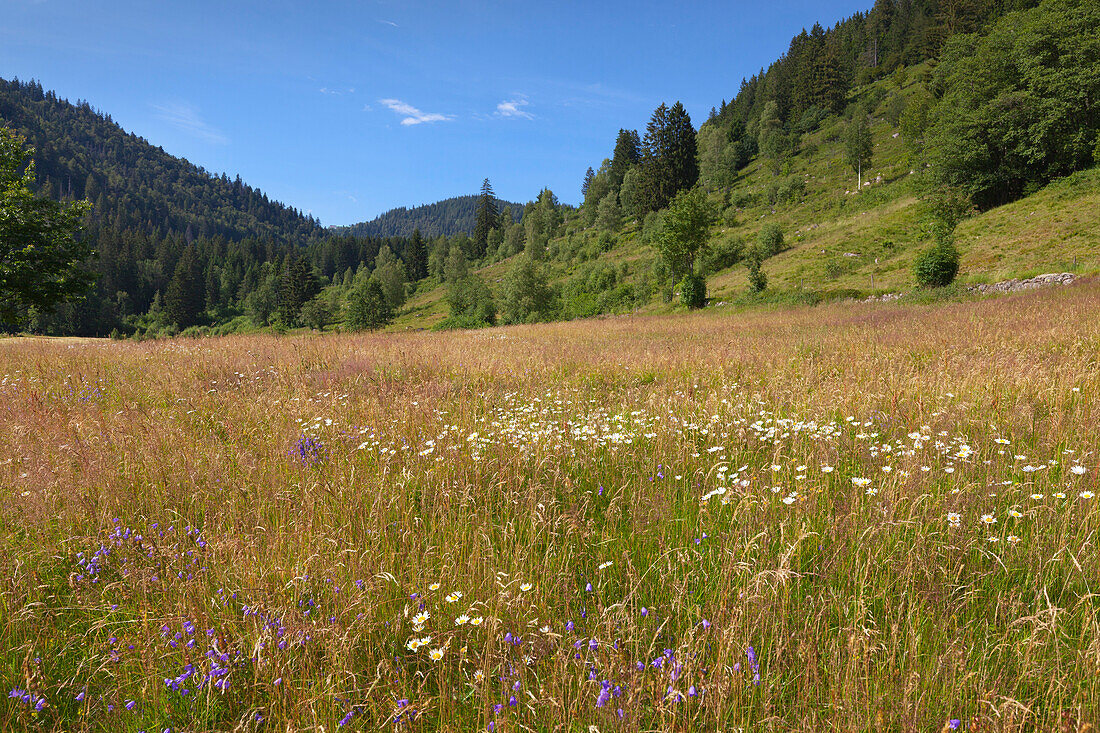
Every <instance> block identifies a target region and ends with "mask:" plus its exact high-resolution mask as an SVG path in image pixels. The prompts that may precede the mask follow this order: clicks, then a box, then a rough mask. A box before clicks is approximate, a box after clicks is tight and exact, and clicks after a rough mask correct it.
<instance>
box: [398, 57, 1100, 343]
mask: <svg viewBox="0 0 1100 733" xmlns="http://www.w3.org/2000/svg"><path fill="white" fill-rule="evenodd" d="M926 73H927V66H926V65H922V66H918V67H914V68H912V69H909V70H908V72H907V73H905V74H899V75H896V76H891V77H889V78H886V79H882V80H879V81H877V82H874V83H872V84H869V85H867V86H865V87H863V88H861V89H859V90H858V91H857V92H856V94H855V96H854V98H853V100H852V101H853V102H859V103H863V104H867V105H868V106H869V108H870V109H871V110H872V118H873V125H872V133H873V137H874V156H873V162H872V166H871V168H870V170H868V171H865V175H864V181H865V182H866V181H870V182H871V183H870V185H866V186H864V187H863V188H862V189H861V190H858V191H857V190H856V188H857V185H856V175H855V173H854V172H853V171H852V170H851V168H849V167H848V166H847V165H846V164H845V162H844V143H843V130H844V121H843V119H841V118H839V117H831V118H828V119H826V120H825V121H824V123H823V124H822V125H821V127H820V128H818V129H817V130H815V131H813V132H811V133H809V134H807V135H804V136H803V138H802V141H801V145H800V149H799V151H798V153H797V154H796V155H794V156H793V157H792V158H791V159H790V160H789V163H788V165H787V166H786V167H785V169H784V170H783V171H781V173H780V174H778V175H776V174H773V173H772V172H771V171H770V170H769V168H768V166H767V165H766V164H765V161H763V160H761V159H757V160H754V161H753V162H752V163H750V164H749V165H748V166H747V167H746V168H745V169H743V170H742V171H741V172H740V174H739V176H738V177H737V180H736V181H735V182H734V184H733V185H732V186H731V187H730V188H728V189H724V190H719V191H714V192H712V193H711V195H710V198H711V201H712V202H713V203H714V205H715V207H716V209H717V210H718V211H719V212H720V213H721V217H720V218H721V220H722V221H721V223H720V224H719V225H718V226H716V227H715V229H714V231H713V233H712V240H711V244H712V246H715V247H720V246H723V245H725V244H728V243H731V242H734V241H735V240H742V241H744V242H748V243H751V242H752V241H754V240H755V238H756V236H757V234H758V233H759V231H760V229H761V228H762V227H763V226H764V225H765V224H767V223H771V222H776V223H778V224H779V225H780V226H781V227H782V228H783V230H784V233H785V237H786V241H787V244H788V245H789V247H790V248H789V249H787V250H786V251H784V252H781V253H780V254H778V255H776V256H774V257H772V258H770V259H768V260H766V261H765V263H764V270H765V272H766V273H767V275H768V279H769V286H770V288H772V289H775V290H779V291H797V290H805V291H813V292H816V293H821V294H824V295H826V296H827V295H828V294H829V293H840V292H844V293H846V292H850V291H858V292H859V293H864V294H870V293H872V292H889V291H906V290H910V289H912V288H913V287H914V281H913V275H912V265H913V261H914V259H915V257H916V256H917V254H918V253H919V252H920V251H921V250H922V249H923V248H924V247H926V246H927V245H928V243H929V238H928V237H927V236H926V234H925V231H924V229H923V227H922V222H923V220H924V219H925V213H924V209H923V207H922V204H921V202H920V200H919V198H918V195H917V185H916V183H917V179H918V178H919V177H920V171H919V170H918V168H919V164H918V163H916V162H915V158H914V156H913V155H912V154H911V152H910V151H909V149H908V147H907V146H906V141H905V140H904V138H903V137H902V135H901V133H900V131H899V129H898V128H895V127H894V126H892V125H891V124H890V122H889V121H888V120H887V117H888V115H889V108H890V106H891V104H893V103H894V97H895V95H897V96H900V97H901V98H903V99H904V98H906V97H908V96H909V95H911V94H913V93H914V91H915V90H916V89H917V87H918V85H919V84H920V80H921V78H922V76H923V75H924V74H926ZM898 80H901V82H902V83H901V85H900V86H899V84H898ZM790 191H793V192H795V193H796V195H795V196H794V197H791V198H787V199H786V200H784V193H785V192H790ZM773 201H774V203H773ZM564 230H565V234H564V235H563V236H562V237H559V238H558V239H557V240H555V241H554V242H551V249H553V248H554V247H555V246H558V247H564V246H566V243H567V242H569V241H572V242H574V243H575V242H576V241H578V240H579V241H583V242H586V243H587V244H588V245H589V246H591V244H592V243H593V242H595V240H596V237H597V232H596V230H595V228H594V227H587V228H586V227H585V226H584V224H583V221H582V219H581V216H580V214H579V213H578V212H571V213H570V214H567V218H566V223H565V226H564ZM640 235H641V232H640V227H639V225H638V223H637V222H628V223H627V224H626V225H624V226H623V227H622V228H621V229H620V230H618V231H616V232H615V233H614V235H613V238H614V247H613V248H612V249H611V250H610V251H607V252H601V253H598V254H597V255H596V257H595V258H594V260H593V261H594V262H596V263H608V264H614V265H616V266H621V265H622V263H627V266H628V267H629V268H630V270H631V275H630V279H631V281H637V279H638V277H639V275H640V274H641V273H643V272H645V271H646V270H647V269H648V268H649V266H650V263H651V262H652V261H653V260H654V258H655V257H656V254H655V252H654V251H653V249H652V248H651V247H649V246H647V245H645V244H643V243H642V241H641V240H642V237H641V236H640ZM957 244H958V247H959V249H960V251H961V253H962V264H961V268H960V274H959V277H960V280H961V281H962V282H964V283H969V282H991V281H997V280H1004V279H1008V278H1012V277H1022V276H1029V275H1034V274H1038V273H1041V272H1049V271H1054V270H1056V271H1076V272H1081V273H1083V272H1093V271H1096V270H1098V269H1100V169H1092V170H1087V171H1083V172H1080V173H1077V174H1075V175H1073V176H1070V177H1068V178H1065V179H1062V180H1059V181H1056V182H1054V183H1053V184H1051V185H1050V186H1048V187H1047V188H1045V189H1042V190H1039V191H1038V192H1036V193H1034V194H1032V195H1031V196H1028V197H1026V198H1024V199H1021V200H1019V201H1016V202H1015V203H1012V204H1008V205H1006V206H1001V207H999V208H995V209H992V210H990V211H986V212H983V213H981V214H979V215H977V216H974V217H972V218H969V219H967V220H965V221H964V222H963V223H962V224H961V225H960V226H959V228H958V230H957ZM574 248H575V244H574ZM582 261H583V257H582V258H581V260H573V261H571V262H561V261H553V260H551V261H550V267H551V271H552V273H553V276H554V278H555V279H556V280H557V281H558V282H559V283H562V282H565V281H566V280H567V279H568V278H569V277H570V276H571V275H573V274H574V273H575V272H576V271H577V269H578V266H579V265H580V264H582ZM505 270H506V266H502V265H501V263H496V264H494V265H492V266H491V267H488V268H486V269H484V270H482V271H481V272H480V274H481V275H482V276H483V277H484V278H485V279H486V281H487V282H488V283H489V284H490V286H491V287H492V286H494V285H495V284H497V283H498V282H499V281H500V279H501V278H502V277H503V273H504V271H505ZM746 287H747V282H746V275H745V268H744V267H743V266H742V265H740V264H737V265H734V266H733V267H730V268H728V269H725V270H722V271H719V272H717V273H713V274H711V275H710V277H709V278H708V294H709V296H710V297H711V299H712V300H725V299H730V298H734V297H737V296H739V295H740V294H742V293H743V292H744V291H745V289H746ZM443 297H444V293H443V290H442V289H441V288H438V287H432V286H431V285H430V284H428V286H427V287H423V286H422V292H419V293H418V294H417V295H416V296H415V297H414V298H413V299H412V300H411V301H410V303H409V305H408V307H407V309H406V311H405V312H404V313H403V314H402V316H401V317H400V318H399V319H398V321H397V323H396V324H395V327H396V328H399V329H400V328H410V327H411V328H416V327H424V326H429V325H431V324H432V323H434V322H436V321H438V320H440V319H441V318H443V317H444V316H445V315H446V310H447V309H446V305H445V303H444V302H443ZM675 307H676V306H673V305H666V304H663V303H662V302H660V299H659V298H656V297H654V298H653V299H652V301H651V302H649V303H648V304H646V305H643V306H641V308H640V309H641V310H644V311H647V312H661V311H664V310H670V309H674V308H675Z"/></svg>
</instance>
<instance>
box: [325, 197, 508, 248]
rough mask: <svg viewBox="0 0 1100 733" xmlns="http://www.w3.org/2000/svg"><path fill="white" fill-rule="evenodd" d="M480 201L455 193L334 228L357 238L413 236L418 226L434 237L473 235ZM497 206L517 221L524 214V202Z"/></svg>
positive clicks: (497, 202) (498, 202) (503, 203)
mask: <svg viewBox="0 0 1100 733" xmlns="http://www.w3.org/2000/svg"><path fill="white" fill-rule="evenodd" d="M477 203H478V196H477V195H476V194H475V195H471V196H455V197H453V198H449V199H443V200H442V201H436V202H435V203H434V204H424V205H423V206H416V207H413V208H411V209H407V208H405V207H404V206H402V207H400V208H397V209H390V210H389V211H387V212H385V213H384V214H380V215H379V216H376V217H375V218H373V219H371V220H370V221H364V222H360V223H359V224H352V225H351V226H347V227H333V230H334V231H336V232H339V233H341V234H348V235H351V236H354V237H411V236H412V233H413V232H414V231H416V230H417V229H419V230H420V233H421V234H422V235H423V236H425V237H433V238H434V237H440V236H443V237H451V236H454V235H455V234H473V233H474V227H475V225H476V224H477ZM496 205H497V207H498V208H499V209H501V213H502V214H503V215H504V216H505V218H508V217H511V220H512V221H513V222H517V221H519V220H520V217H521V216H522V215H523V204H517V203H511V202H508V201H501V200H500V199H496Z"/></svg>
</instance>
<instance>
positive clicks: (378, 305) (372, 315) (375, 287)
mask: <svg viewBox="0 0 1100 733" xmlns="http://www.w3.org/2000/svg"><path fill="white" fill-rule="evenodd" d="M392 321H393V311H392V310H391V309H390V306H389V304H388V303H387V302H386V295H385V294H384V293H383V292H382V286H380V285H379V284H378V283H377V282H376V281H375V280H371V279H368V278H361V279H360V280H359V282H357V283H356V284H355V287H353V288H352V290H351V292H350V293H349V294H348V300H347V307H346V315H345V317H344V323H345V324H346V325H347V327H348V328H350V329H351V330H353V331H376V330H378V329H379V328H382V327H383V326H385V325H386V324H388V323H390V322H392Z"/></svg>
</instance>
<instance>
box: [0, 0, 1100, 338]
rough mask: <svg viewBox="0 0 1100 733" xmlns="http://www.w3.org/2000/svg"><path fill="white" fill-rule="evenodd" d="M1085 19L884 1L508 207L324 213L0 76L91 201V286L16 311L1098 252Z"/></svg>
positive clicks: (864, 275) (478, 303)
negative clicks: (559, 189) (345, 219)
mask: <svg viewBox="0 0 1100 733" xmlns="http://www.w3.org/2000/svg"><path fill="white" fill-rule="evenodd" d="M1097 28H1100V5H1097V4H1096V3H1095V2H1092V1H1090V0H1044V1H1043V2H1041V3H1040V2H1038V0H877V1H876V2H875V5H874V7H873V8H872V9H871V10H869V11H868V12H865V13H857V14H856V15H854V16H852V17H851V18H849V19H847V20H845V21H842V22H840V23H838V24H837V25H835V26H834V27H832V28H830V29H824V28H822V27H821V26H820V25H815V26H813V27H812V28H811V29H810V30H809V31H805V30H803V31H802V32H800V33H799V34H798V35H796V36H795V37H794V38H793V39H792V41H791V44H790V48H789V50H788V52H787V53H786V54H784V55H783V56H782V57H781V58H780V59H778V60H777V61H776V62H775V63H773V64H772V65H771V66H769V67H768V68H767V69H766V70H765V69H762V70H761V71H760V72H759V73H758V74H755V75H753V76H752V77H750V78H748V79H744V80H741V81H740V84H739V85H738V83H737V81H735V80H731V81H730V85H731V88H734V87H736V88H737V91H736V93H735V94H733V95H732V99H731V100H730V101H722V102H721V103H720V104H718V105H715V107H714V108H713V109H712V110H711V114H710V115H709V117H708V119H707V120H706V121H705V122H703V124H702V125H701V126H699V128H698V129H696V126H695V123H694V122H693V121H692V119H691V118H690V116H689V114H688V112H687V110H686V109H685V108H684V106H683V105H682V104H681V103H680V102H671V103H669V104H661V105H660V106H659V107H658V108H657V109H656V110H654V112H653V114H652V116H651V117H650V119H649V120H648V123H647V124H646V126H645V128H644V130H641V131H638V130H634V129H630V128H627V127H624V128H623V129H621V130H620V131H619V133H618V135H617V137H616V139H614V140H608V152H609V157H608V158H607V159H605V160H603V161H602V163H600V164H598V165H595V164H594V165H593V167H592V168H590V169H589V170H588V171H587V173H586V174H585V175H584V176H583V177H580V176H578V184H579V185H580V187H581V190H582V192H583V194H584V200H583V204H582V205H581V206H580V207H579V208H574V207H571V206H567V205H563V204H561V203H560V201H559V200H558V197H557V196H556V195H555V194H554V193H553V192H552V191H550V190H549V189H544V190H542V191H540V192H539V193H538V195H537V196H535V197H534V200H532V201H530V202H528V203H526V204H525V205H523V206H520V205H518V204H505V203H504V202H501V201H499V200H498V199H497V198H496V197H495V195H494V194H493V192H492V188H491V185H490V184H489V181H488V180H486V181H485V183H484V184H483V187H482V192H481V194H480V195H479V196H463V197H457V198H454V199H448V200H446V201H442V202H438V203H436V204H430V205H427V206H420V207H416V208H413V209H404V208H402V209H395V210H393V211H390V212H387V213H386V214H384V215H382V216H381V217H378V218H377V219H375V220H374V221H372V222H366V223H363V224H357V225H355V226H352V227H345V228H336V229H333V230H329V231H323V230H322V229H321V228H320V227H319V226H318V224H317V222H316V221H314V220H312V219H311V218H309V217H305V216H302V215H301V214H300V213H299V212H297V211H296V210H294V209H292V208H288V207H286V206H284V205H282V204H279V203H277V202H272V201H270V200H269V199H267V197H266V196H264V195H263V194H262V193H261V192H259V191H258V190H256V189H253V188H251V187H249V186H247V185H246V184H244V183H243V182H241V181H240V180H239V178H238V179H236V180H233V181H231V180H230V179H229V178H227V177H226V176H224V175H223V176H214V175H211V174H209V173H207V172H205V171H203V170H202V169H199V168H197V167H195V166H193V165H191V164H189V163H187V162H186V161H184V160H181V159H178V158H174V157H172V156H170V155H168V154H167V153H165V152H164V151H163V150H161V149H160V148H156V147H153V146H151V145H149V144H148V143H147V142H146V141H144V140H142V139H140V138H137V137H135V136H133V135H128V134H127V133H125V132H124V131H123V130H121V128H119V127H118V126H117V125H115V124H114V123H113V122H112V121H111V119H110V118H109V117H108V116H105V115H103V114H100V113H98V112H96V111H95V110H92V109H91V108H90V107H88V105H86V104H77V105H72V104H69V103H67V102H65V101H63V100H59V99H57V98H56V97H55V96H54V95H53V94H51V93H46V92H44V91H43V90H42V87H41V86H40V85H39V84H38V83H37V82H31V83H20V82H0V122H2V123H3V124H6V125H9V126H11V127H13V128H14V129H15V130H16V131H18V132H21V133H22V134H24V135H26V136H27V139H28V143H29V144H31V145H33V146H34V147H35V148H36V152H35V155H34V159H35V162H36V164H37V166H38V168H37V173H38V184H39V186H40V189H41V190H42V191H43V192H46V193H48V194H49V195H50V196H52V197H54V198H58V199H69V198H80V197H87V198H88V199H89V200H90V201H91V202H92V204H93V208H92V213H91V214H90V215H89V217H88V221H87V224H86V228H85V235H84V236H86V237H88V238H90V239H92V240H93V242H94V244H95V246H96V248H97V250H98V252H99V257H98V259H96V260H94V261H93V262H90V263H89V265H88V266H89V267H90V268H91V269H93V270H94V271H95V272H96V274H97V275H98V279H97V281H96V285H95V289H94V291H93V292H92V293H91V294H90V295H89V297H88V298H87V299H86V300H85V301H84V302H82V303H78V304H75V305H65V306H64V307H62V308H61V309H59V311H58V312H57V313H54V314H48V313H39V312H28V313H26V316H27V317H26V319H25V326H26V327H29V328H31V329H33V330H36V331H41V332H47V333H75V334H106V333H109V332H115V333H116V334H118V335H129V336H133V337H137V338H142V337H147V336H156V335H164V334H172V333H176V332H179V331H180V330H183V329H189V328H190V329H193V331H194V332H214V333H225V332H228V331H234V330H250V329H256V328H265V327H273V328H280V329H281V328H294V327H301V326H309V327H313V328H320V329H323V328H326V327H332V326H335V327H343V328H376V327H380V326H383V325H386V324H387V323H390V322H392V321H393V319H394V318H397V322H398V325H400V326H408V327H421V326H429V325H436V326H443V327H447V326H450V327H476V326H482V325H487V324H493V323H499V322H503V323H519V322H528V321H541V320H553V319H568V318H577V317H586V316H592V315H597V314H601V313H615V312H624V311H636V310H661V309H667V308H668V307H669V306H668V305H665V304H667V303H670V302H672V301H673V299H674V298H675V296H676V295H677V293H678V294H679V296H680V300H681V301H682V302H683V303H684V304H685V305H688V306H690V307H698V306H701V305H703V304H705V303H706V302H707V298H708V297H710V298H712V299H714V297H715V296H718V297H719V298H723V299H735V300H740V301H743V302H746V303H752V302H760V301H761V300H762V299H763V300H769V299H770V300H772V301H776V300H784V299H785V300H793V301H796V302H816V301H817V300H819V299H821V298H828V297H844V296H861V295H866V294H869V293H872V292H874V291H878V290H882V289H884V288H885V289H890V290H909V289H912V288H913V287H914V285H915V280H914V276H915V273H916V272H917V269H916V264H917V262H918V260H921V258H922V257H925V255H926V254H927V253H929V252H932V251H933V250H935V252H936V253H938V254H936V257H938V258H939V261H941V262H942V263H945V264H944V265H943V268H941V269H942V270H943V271H944V272H948V274H949V275H950V278H953V277H954V276H955V274H956V272H961V274H962V275H963V276H964V277H965V278H967V279H970V280H981V279H983V278H988V277H993V276H1007V277H1011V276H1016V275H1019V274H1027V273H1033V269H1034V268H1045V267H1053V266H1058V267H1061V266H1063V265H1065V266H1066V267H1068V266H1069V264H1068V263H1069V262H1072V266H1073V267H1086V268H1087V267H1096V266H1100V242H1098V240H1097V236H1096V234H1095V232H1096V230H1097V229H1098V228H1100V216H1098V215H1096V214H1095V211H1096V206H1095V204H1096V202H1097V199H1098V198H1100V197H1098V196H1097V195H1096V191H1095V189H1096V181H1097V178H1096V176H1095V175H1094V174H1093V173H1094V172H1089V171H1088V170H1087V169H1089V168H1090V167H1091V166H1094V165H1096V164H1097V163H1100V33H1098V32H1097ZM594 163H595V161H594ZM1025 212H1026V215H1025ZM1021 237H1024V239H1021ZM1025 240H1026V241H1025ZM1070 248H1076V249H1074V251H1072V252H1070ZM952 262H953V263H954V264H952ZM960 263H961V270H960ZM950 278H948V281H949V280H950Z"/></svg>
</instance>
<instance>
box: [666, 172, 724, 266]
mask: <svg viewBox="0 0 1100 733" xmlns="http://www.w3.org/2000/svg"><path fill="white" fill-rule="evenodd" d="M714 221H715V215H714V211H713V209H712V208H711V205H710V202H709V201H707V197H706V194H705V193H704V192H703V190H702V189H701V188H698V187H697V188H693V189H689V190H687V191H681V192H680V193H679V194H677V195H676V198H674V199H673V200H672V203H670V204H669V207H668V211H666V212H665V214H664V216H663V218H662V222H661V226H660V228H659V229H658V230H657V232H656V233H655V237H654V243H655V244H656V246H657V250H658V251H659V252H660V253H661V257H662V258H663V259H664V260H665V262H666V263H668V265H669V267H670V268H671V271H672V273H673V276H674V277H683V276H685V275H691V274H694V272H695V259H696V256H697V255H698V254H699V253H700V252H701V251H704V250H705V248H706V245H707V240H708V238H709V235H710V228H711V226H713V225H714Z"/></svg>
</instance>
